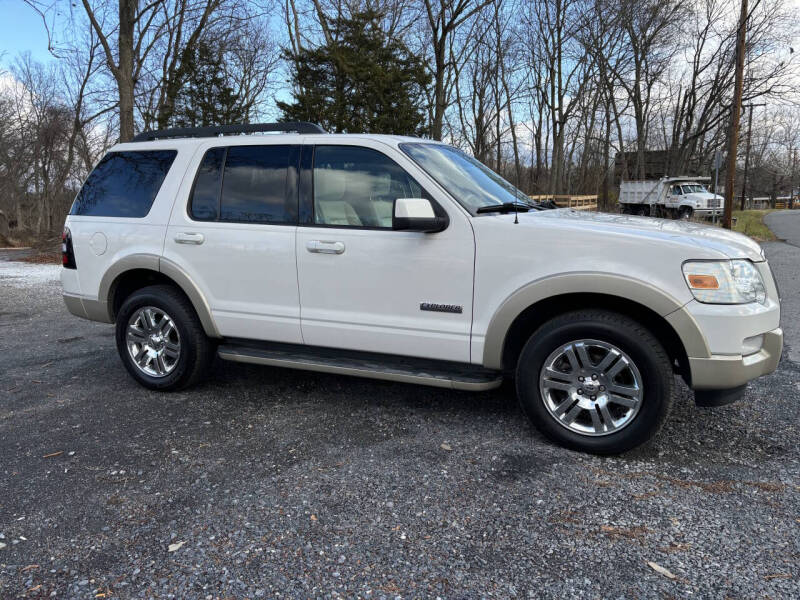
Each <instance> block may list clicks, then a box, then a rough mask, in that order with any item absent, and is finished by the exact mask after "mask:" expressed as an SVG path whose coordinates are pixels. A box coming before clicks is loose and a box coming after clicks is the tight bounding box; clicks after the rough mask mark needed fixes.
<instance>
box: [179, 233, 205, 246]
mask: <svg viewBox="0 0 800 600" xmlns="http://www.w3.org/2000/svg"><path fill="white" fill-rule="evenodd" d="M205 239H206V238H205V236H204V235H203V234H202V233H189V232H183V233H176V234H175V243H177V244H195V245H196V246H199V245H200V244H202V243H203V242H204V241H205Z"/></svg>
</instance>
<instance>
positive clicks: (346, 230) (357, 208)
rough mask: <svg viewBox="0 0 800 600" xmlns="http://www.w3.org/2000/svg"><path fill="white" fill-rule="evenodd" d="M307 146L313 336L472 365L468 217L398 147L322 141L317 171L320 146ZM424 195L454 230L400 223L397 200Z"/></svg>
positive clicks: (308, 299)
mask: <svg viewBox="0 0 800 600" xmlns="http://www.w3.org/2000/svg"><path fill="white" fill-rule="evenodd" d="M303 153H304V154H303V156H304V158H303V161H302V163H303V175H302V188H303V191H302V192H301V197H302V198H303V201H302V202H301V213H303V214H302V216H301V224H300V226H299V228H298V235H297V268H298V280H299V286H300V304H301V311H302V328H303V338H304V340H305V343H306V344H310V345H314V346H328V347H336V348H346V349H352V350H364V351H370V352H380V353H389V354H400V355H408V356H418V357H425V358H435V359H442V360H452V361H460V362H469V359H470V327H471V322H472V278H473V266H474V255H475V241H474V236H473V233H472V227H471V225H470V224H469V221H468V219H467V218H466V216H465V215H464V214H463V213H462V212H461V211H460V210H458V209H456V208H455V207H453V206H446V204H445V202H444V201H443V202H439V203H437V202H436V200H435V198H434V196H432V195H431V194H430V193H429V192H428V191H427V190H426V189H425V188H423V186H422V185H421V184H420V183H419V181H421V180H423V177H424V175H423V174H422V173H419V172H418V171H415V170H414V166H413V164H412V163H410V161H409V160H408V159H406V158H405V157H404V156H403V155H402V154H401V153H400V152H399V151H397V150H394V151H393V149H392V148H391V147H388V146H384V145H383V144H380V143H378V142H372V141H371V140H367V139H364V140H354V141H353V142H352V143H351V144H350V145H344V144H342V145H327V144H321V145H317V146H316V147H314V148H313V171H312V169H311V166H312V165H311V153H312V148H311V147H306V148H304V150H303ZM409 171H411V172H415V173H416V174H415V175H412V174H411V172H409ZM438 193H441V192H438ZM419 197H424V198H427V199H429V200H433V203H434V205H435V208H436V210H437V212H439V213H440V215H441V216H444V215H446V216H448V218H449V225H448V227H447V229H445V230H444V231H441V232H438V233H421V232H412V231H394V230H392V210H393V204H394V200H395V199H396V198H419ZM442 200H444V199H442Z"/></svg>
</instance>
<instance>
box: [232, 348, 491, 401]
mask: <svg viewBox="0 0 800 600" xmlns="http://www.w3.org/2000/svg"><path fill="white" fill-rule="evenodd" d="M217 353H218V354H219V357H220V358H222V359H225V360H232V361H235V362H242V363H251V364H257V365H269V366H272V367H285V368H288V369H302V370H306V371H319V372H321V373H338V374H340V375H353V376H355V377H368V378H370V379H384V380H387V381H401V382H404V383H415V384H419V385H430V386H434V387H443V388H450V389H455V390H470V391H476V392H477V391H483V390H490V389H493V388H496V387H498V386H500V384H501V383H502V382H503V377H502V374H501V373H500V372H499V371H492V370H489V369H484V368H483V367H479V366H476V365H470V364H464V363H457V362H449V361H441V360H430V359H420V358H411V357H406V356H395V355H391V354H377V353H373V352H355V351H351V350H337V349H334V348H317V347H313V346H300V345H294V344H277V343H275V344H273V343H269V344H266V343H260V342H253V343H250V342H243V343H228V344H223V345H221V346H220V347H219V349H218V351H217Z"/></svg>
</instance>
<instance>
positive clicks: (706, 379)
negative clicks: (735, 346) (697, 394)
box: [689, 328, 783, 390]
mask: <svg viewBox="0 0 800 600" xmlns="http://www.w3.org/2000/svg"><path fill="white" fill-rule="evenodd" d="M782 350H783V331H782V330H781V329H780V328H778V329H774V330H772V331H769V332H767V333H765V334H764V345H763V346H762V347H761V350H759V351H758V352H756V353H755V354H749V355H747V356H711V357H709V358H692V357H689V370H690V371H691V378H692V389H695V390H725V389H729V388H734V387H739V386H741V385H744V384H745V383H747V382H748V381H750V380H751V379H756V378H757V377H761V376H762V375H767V374H769V373H772V372H773V371H774V370H775V369H776V368H777V367H778V361H780V359H781V351H782Z"/></svg>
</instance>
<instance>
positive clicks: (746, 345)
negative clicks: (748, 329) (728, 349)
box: [742, 334, 764, 356]
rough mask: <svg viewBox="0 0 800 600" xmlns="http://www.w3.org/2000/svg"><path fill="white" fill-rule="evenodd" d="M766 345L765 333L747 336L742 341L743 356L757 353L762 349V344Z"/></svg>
mask: <svg viewBox="0 0 800 600" xmlns="http://www.w3.org/2000/svg"><path fill="white" fill-rule="evenodd" d="M763 345H764V335H763V334H761V335H754V336H753V337H749V338H745V340H744V341H743V342H742V356H747V355H748V354H755V353H756V352H758V351H759V350H761V346H763Z"/></svg>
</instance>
